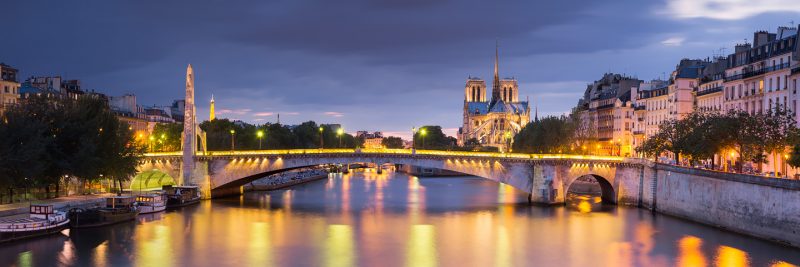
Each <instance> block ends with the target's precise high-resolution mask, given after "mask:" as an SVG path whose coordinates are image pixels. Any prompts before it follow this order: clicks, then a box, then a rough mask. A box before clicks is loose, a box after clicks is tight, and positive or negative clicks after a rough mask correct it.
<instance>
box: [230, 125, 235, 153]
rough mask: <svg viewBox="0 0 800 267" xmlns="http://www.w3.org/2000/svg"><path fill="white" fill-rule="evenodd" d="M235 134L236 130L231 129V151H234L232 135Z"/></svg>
mask: <svg viewBox="0 0 800 267" xmlns="http://www.w3.org/2000/svg"><path fill="white" fill-rule="evenodd" d="M235 134H236V130H234V129H231V151H234V150H235V147H236V143H235V141H234V135H235Z"/></svg>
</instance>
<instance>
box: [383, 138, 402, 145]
mask: <svg viewBox="0 0 800 267" xmlns="http://www.w3.org/2000/svg"><path fill="white" fill-rule="evenodd" d="M381 144H382V145H383V146H384V147H385V148H403V139H400V137H396V136H387V137H385V138H383V140H381Z"/></svg>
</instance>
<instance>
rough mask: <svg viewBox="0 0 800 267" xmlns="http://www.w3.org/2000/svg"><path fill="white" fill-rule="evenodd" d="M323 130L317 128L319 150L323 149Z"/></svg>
mask: <svg viewBox="0 0 800 267" xmlns="http://www.w3.org/2000/svg"><path fill="white" fill-rule="evenodd" d="M324 130H325V128H322V126H320V127H319V149H325V141H324V140H325V137H324V136H323V135H322V131H324Z"/></svg>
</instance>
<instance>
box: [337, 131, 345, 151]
mask: <svg viewBox="0 0 800 267" xmlns="http://www.w3.org/2000/svg"><path fill="white" fill-rule="evenodd" d="M342 134H344V129H342V128H341V127H339V129H338V130H336V136H338V137H339V148H342Z"/></svg>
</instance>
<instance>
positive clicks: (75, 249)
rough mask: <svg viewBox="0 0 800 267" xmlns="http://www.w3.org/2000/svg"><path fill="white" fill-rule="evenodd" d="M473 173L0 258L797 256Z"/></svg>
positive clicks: (361, 261)
mask: <svg viewBox="0 0 800 267" xmlns="http://www.w3.org/2000/svg"><path fill="white" fill-rule="evenodd" d="M572 200H575V201H570V202H569V203H568V204H567V205H565V206H556V207H540V206H529V205H527V204H526V202H527V194H525V193H524V192H519V191H517V190H515V189H513V188H511V187H509V186H506V185H498V184H497V183H494V182H491V181H488V180H483V179H480V178H475V177H447V178H427V177H426V178H422V177H410V176H407V175H403V174H398V173H393V172H384V173H382V174H377V173H375V172H373V171H369V172H357V171H354V172H351V173H350V174H346V175H341V174H337V175H331V176H330V177H329V178H328V179H323V180H319V181H316V182H311V183H307V184H304V185H299V186H295V187H292V188H291V189H290V190H277V191H273V192H256V193H247V194H245V195H243V196H242V197H234V198H229V199H216V200H214V201H204V202H202V203H201V204H200V205H197V206H193V207H187V208H184V209H181V210H178V211H174V212H166V213H161V214H154V216H143V217H141V218H139V220H137V221H136V222H135V223H134V222H132V223H128V224H119V225H115V226H112V227H105V228H96V229H84V230H81V231H73V232H72V233H70V237H66V236H62V235H55V236H49V237H45V238H40V239H34V240H28V241H24V242H16V243H11V244H4V245H3V246H2V248H1V249H0V266H529V265H536V266H776V267H777V266H793V265H792V264H798V263H800V250H797V249H792V248H787V247H784V246H780V245H776V244H773V243H769V242H765V241H762V240H757V239H752V238H748V237H745V236H741V235H737V234H732V233H728V232H724V231H721V230H717V229H714V228H710V227H705V226H702V225H698V224H694V223H690V222H687V221H683V220H678V219H675V218H671V217H666V216H661V215H654V214H652V213H650V212H649V211H646V210H639V209H630V208H624V207H614V206H610V207H609V206H605V205H602V203H600V202H601V201H600V198H599V197H597V196H591V197H575V198H574V199H572Z"/></svg>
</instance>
